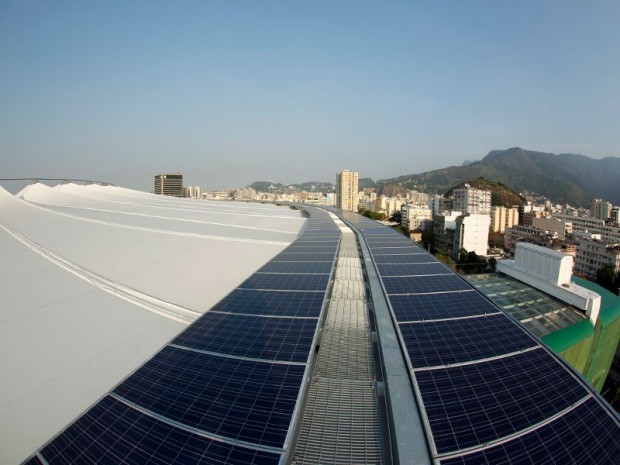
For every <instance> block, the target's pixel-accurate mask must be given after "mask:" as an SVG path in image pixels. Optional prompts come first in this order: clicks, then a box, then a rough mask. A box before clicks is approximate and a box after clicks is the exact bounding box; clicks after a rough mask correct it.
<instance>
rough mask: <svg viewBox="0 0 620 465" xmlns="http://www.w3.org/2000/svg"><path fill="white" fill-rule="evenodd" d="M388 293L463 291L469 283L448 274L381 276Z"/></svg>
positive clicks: (467, 288) (469, 287) (469, 286)
mask: <svg viewBox="0 0 620 465" xmlns="http://www.w3.org/2000/svg"><path fill="white" fill-rule="evenodd" d="M382 281H383V285H384V286H385V291H386V292H387V293H388V294H425V293H429V292H447V291H464V290H469V289H471V288H472V287H471V285H470V284H469V283H467V282H465V281H464V280H463V279H461V278H460V277H458V276H456V275H454V274H449V275H439V276H413V277H405V278H390V277H388V278H382Z"/></svg>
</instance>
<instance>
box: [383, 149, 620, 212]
mask: <svg viewBox="0 0 620 465" xmlns="http://www.w3.org/2000/svg"><path fill="white" fill-rule="evenodd" d="M480 177H482V178H485V179H490V180H493V181H496V182H500V183H503V184H505V185H506V186H510V187H511V188H512V189H515V190H519V191H521V190H528V191H531V192H536V193H538V194H541V195H544V196H545V197H548V198H550V199H551V200H552V201H553V202H556V203H569V204H571V205H574V206H589V205H590V200H591V199H592V198H596V197H600V198H603V199H605V200H607V201H609V202H612V203H614V204H620V158H617V157H607V158H602V159H600V160H596V159H593V158H589V157H586V156H584V155H574V154H559V155H555V154H553V153H544V152H534V151H531V150H524V149H522V148H520V147H513V148H510V149H507V150H493V151H491V152H489V154H488V155H487V156H486V157H484V158H483V159H482V160H480V161H475V162H472V163H470V164H468V165H465V166H449V167H447V168H442V169H439V170H434V171H429V172H426V173H420V174H409V175H406V176H399V177H396V178H391V179H384V180H379V181H377V183H378V184H399V185H401V186H403V187H405V188H407V189H416V190H420V191H423V192H428V193H439V194H443V193H445V192H446V191H447V190H448V189H450V188H451V187H452V186H455V185H457V184H459V183H463V182H465V181H467V180H472V179H476V178H480Z"/></svg>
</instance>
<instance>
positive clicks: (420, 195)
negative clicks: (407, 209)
mask: <svg viewBox="0 0 620 465" xmlns="http://www.w3.org/2000/svg"><path fill="white" fill-rule="evenodd" d="M407 200H408V201H409V203H414V204H416V205H428V202H429V195H428V194H426V193H424V192H418V191H414V190H411V191H409V192H408V193H407Z"/></svg>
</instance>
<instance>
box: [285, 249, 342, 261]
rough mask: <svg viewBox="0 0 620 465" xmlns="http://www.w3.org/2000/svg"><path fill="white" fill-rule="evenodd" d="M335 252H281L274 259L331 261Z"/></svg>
mask: <svg viewBox="0 0 620 465" xmlns="http://www.w3.org/2000/svg"><path fill="white" fill-rule="evenodd" d="M335 256H336V254H335V253H331V254H329V253H327V254H326V253H296V252H292V253H290V252H286V251H284V252H280V253H279V254H278V255H276V256H275V257H274V258H273V260H275V261H279V262H286V261H294V262H302V261H303V262H330V261H334V258H335Z"/></svg>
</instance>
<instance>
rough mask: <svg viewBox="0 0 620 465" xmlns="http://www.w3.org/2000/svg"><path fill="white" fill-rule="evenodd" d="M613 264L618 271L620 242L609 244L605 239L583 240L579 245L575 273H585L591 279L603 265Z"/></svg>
mask: <svg viewBox="0 0 620 465" xmlns="http://www.w3.org/2000/svg"><path fill="white" fill-rule="evenodd" d="M607 264H610V265H613V267H614V268H615V270H616V273H617V272H619V271H620V244H619V243H614V244H609V243H607V242H605V241H597V240H592V241H590V240H581V241H580V242H579V244H578V245H577V257H576V258H575V274H583V275H585V276H587V277H588V278H590V279H595V278H596V273H597V271H598V270H600V269H601V267H602V266H603V265H607Z"/></svg>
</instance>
